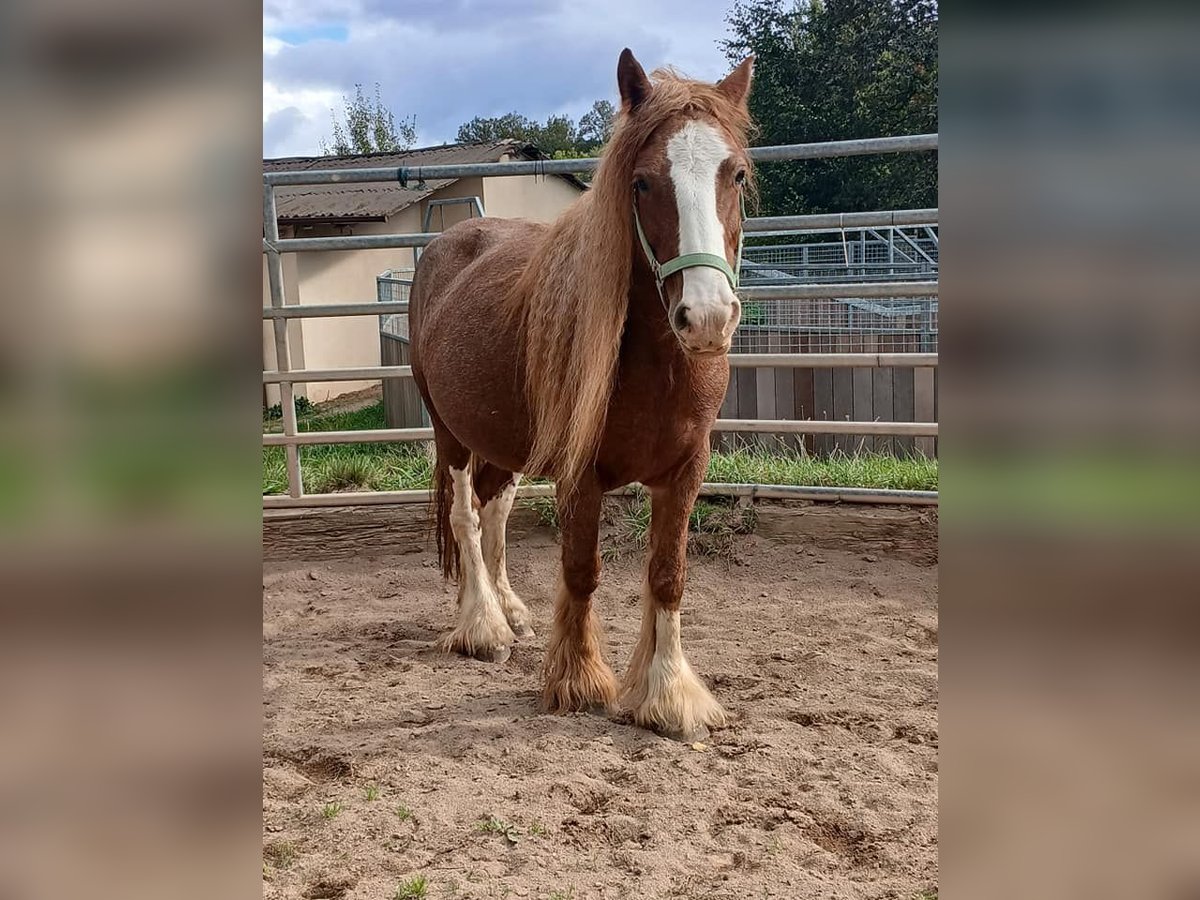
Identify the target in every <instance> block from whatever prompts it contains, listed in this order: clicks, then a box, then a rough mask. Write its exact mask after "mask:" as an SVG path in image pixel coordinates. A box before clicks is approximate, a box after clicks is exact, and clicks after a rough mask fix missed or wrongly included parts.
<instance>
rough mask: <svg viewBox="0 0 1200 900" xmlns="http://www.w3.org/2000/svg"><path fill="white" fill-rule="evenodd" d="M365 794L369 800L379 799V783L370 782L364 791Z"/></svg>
mask: <svg viewBox="0 0 1200 900" xmlns="http://www.w3.org/2000/svg"><path fill="white" fill-rule="evenodd" d="M363 796H364V797H366V798H367V800H368V801H374V800H378V799H379V785H377V784H368V785H367V787H366V789H365V790H364V791H363Z"/></svg>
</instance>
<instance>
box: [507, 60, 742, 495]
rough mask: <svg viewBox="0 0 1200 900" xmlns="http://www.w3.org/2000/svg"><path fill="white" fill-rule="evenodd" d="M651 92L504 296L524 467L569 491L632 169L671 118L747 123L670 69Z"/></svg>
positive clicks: (597, 369)
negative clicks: (519, 351)
mask: <svg viewBox="0 0 1200 900" xmlns="http://www.w3.org/2000/svg"><path fill="white" fill-rule="evenodd" d="M651 79H652V80H653V82H654V89H653V90H652V91H651V92H650V95H649V96H648V97H647V98H646V99H645V100H644V101H643V102H642V103H641V104H640V105H639V106H638V107H637V109H636V110H633V111H630V110H629V109H628V108H625V107H623V108H622V110H621V112H620V114H619V115H618V117H617V121H616V123H615V127H614V130H613V135H612V138H611V139H610V140H609V142H608V144H607V146H606V147H605V148H604V150H603V152H602V154H601V160H600V165H599V168H598V169H597V170H596V176H595V179H594V180H593V182H592V186H591V189H590V190H589V191H587V193H585V194H584V195H583V196H582V197H580V198H579V199H578V200H577V201H575V202H574V203H573V204H572V205H571V206H569V207H568V208H567V209H566V210H565V211H564V212H563V214H562V215H561V216H559V218H558V219H557V220H556V221H555V222H554V224H553V225H552V226H551V227H550V229H549V230H548V232H547V233H546V237H545V240H544V242H543V243H542V244H541V245H540V246H539V247H538V248H537V249H536V250H535V251H534V253H533V255H532V257H531V258H530V262H529V265H528V267H527V268H526V269H525V271H524V272H523V273H522V274H521V276H520V277H519V278H518V279H517V282H516V284H515V285H514V288H513V291H512V293H511V294H510V296H509V303H510V306H509V309H510V311H511V312H512V313H513V314H516V315H518V316H520V323H519V329H518V333H519V334H520V335H521V341H522V345H523V349H524V355H525V391H526V395H527V399H528V403H529V409H530V414H531V418H532V426H533V436H532V437H533V441H532V449H531V451H530V455H529V459H528V460H527V461H526V464H525V471H526V472H529V473H531V474H548V475H552V476H553V477H554V478H555V480H556V481H557V483H558V489H559V493H560V496H570V495H571V494H573V493H574V491H575V489H576V487H578V485H579V481H580V478H581V477H582V475H583V473H584V472H585V471H586V470H587V468H588V467H590V466H591V465H592V464H593V463H594V461H595V458H596V453H597V452H598V450H599V445H600V440H601V438H602V436H603V433H604V425H605V419H606V415H607V412H608V404H609V400H610V399H611V397H612V393H613V389H614V382H615V377H616V371H617V362H618V359H619V357H620V351H621V336H622V333H623V332H624V329H625V318H626V314H627V312H628V308H629V289H630V277H631V272H632V259H631V253H632V250H633V207H632V188H631V184H632V179H633V167H634V163H635V162H636V160H637V155H638V152H639V151H640V150H641V148H642V147H643V145H645V143H646V142H647V141H648V140H649V138H650V136H651V135H652V134H653V133H654V131H655V129H657V128H658V127H659V126H660V125H662V124H663V123H664V122H666V121H667V120H669V119H670V118H672V117H674V116H677V115H680V114H683V115H686V116H688V117H692V118H694V117H699V116H708V117H711V118H713V119H715V120H716V122H717V123H718V124H719V125H721V126H723V127H724V128H725V129H726V130H728V131H729V133H730V134H731V135H733V136H734V138H735V139H736V140H738V141H739V143H741V144H742V145H744V144H745V138H746V132H747V130H748V128H749V125H750V120H749V115H748V113H747V112H746V110H745V108H744V107H743V106H741V105H740V104H735V103H733V102H731V101H730V100H729V99H728V98H727V97H726V96H725V95H724V94H723V93H722V92H721V91H720V90H718V89H717V87H716V85H713V84H707V83H704V82H700V81H692V80H690V79H686V78H683V77H681V76H679V75H678V74H676V73H675V72H674V71H672V70H670V69H658V70H656V71H654V72H653V73H652V74H651Z"/></svg>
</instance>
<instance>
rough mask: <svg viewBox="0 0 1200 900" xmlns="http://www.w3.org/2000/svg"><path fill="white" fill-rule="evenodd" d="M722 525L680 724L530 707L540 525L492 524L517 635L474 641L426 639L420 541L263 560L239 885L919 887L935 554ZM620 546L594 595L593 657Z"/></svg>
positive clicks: (726, 892)
mask: <svg viewBox="0 0 1200 900" xmlns="http://www.w3.org/2000/svg"><path fill="white" fill-rule="evenodd" d="M736 541H737V543H736V546H735V552H734V555H733V558H693V559H692V561H691V571H690V578H689V588H688V592H687V594H686V595H685V600H684V607H683V642H684V648H685V650H686V652H687V653H688V655H689V657H690V659H691V662H692V664H693V666H694V668H695V669H696V670H697V671H698V672H699V673H700V674H701V675H702V676H703V677H704V678H705V680H706V681H707V682H708V684H709V685H710V687H712V688H713V690H714V693H715V694H716V696H717V698H718V699H719V700H721V702H722V703H723V704H724V705H725V707H726V709H727V710H729V712H730V713H731V714H732V717H733V722H732V724H731V725H730V726H729V727H728V728H724V729H720V730H717V731H714V732H713V735H712V737H711V738H710V739H709V740H708V741H707V742H705V743H703V744H695V745H688V744H682V743H677V742H675V741H671V740H668V739H665V738H660V737H657V736H656V735H654V734H651V733H648V732H646V731H643V730H641V729H638V728H636V727H633V726H632V725H630V724H627V723H623V722H621V721H619V720H613V719H608V718H604V717H599V716H595V715H576V716H565V717H559V716H549V715H542V714H540V713H539V712H538V709H537V695H538V668H539V665H540V662H541V655H542V650H543V647H544V641H545V637H546V634H547V632H548V629H549V620H550V609H549V603H550V598H551V597H552V592H553V588H554V584H555V580H556V577H557V547H556V546H555V544H554V541H553V538H552V537H551V536H550V535H549V534H548V533H541V534H534V535H531V536H530V535H527V536H524V537H522V538H521V539H520V540H519V541H517V542H514V543H513V544H511V545H510V548H509V570H510V573H511V578H512V582H513V584H514V586H515V587H516V589H517V590H518V592H520V593H522V595H523V596H524V597H525V599H526V601H527V603H528V604H529V607H530V610H531V611H532V613H533V616H534V626H535V628H537V629H538V637H537V638H536V639H534V640H533V641H531V642H525V643H522V644H520V645H518V646H517V647H516V649H515V650H514V652H513V654H512V657H511V658H510V659H509V660H508V661H507V662H506V663H504V664H503V665H500V666H493V665H489V664H485V663H481V662H477V661H474V660H468V659H462V658H458V657H447V656H444V655H442V654H440V653H438V652H436V651H435V650H433V649H432V648H431V643H432V642H433V641H434V640H435V639H436V638H437V636H438V635H439V634H440V633H441V632H442V631H443V630H445V629H446V628H447V627H448V625H449V624H450V621H451V617H452V611H453V610H452V607H453V602H454V596H453V592H452V588H451V587H450V586H448V585H445V584H443V582H442V581H441V578H440V575H439V572H438V569H437V568H436V565H435V559H434V556H433V554H432V553H430V552H421V553H412V554H407V555H396V556H393V557H390V558H368V559H359V560H352V561H333V562H321V563H304V564H282V563H269V564H267V566H266V567H265V569H264V578H263V588H264V591H263V642H264V650H263V655H264V673H263V679H264V716H265V724H264V728H265V734H264V758H263V827H264V831H263V841H264V854H263V859H264V864H263V878H264V896H265V897H266V898H323V897H329V898H338V897H344V898H347V900H358V898H363V900H366V898H373V900H392V898H394V897H399V898H408V897H422V896H424V897H428V898H433V900H439V898H504V897H530V898H549V900H565V898H568V897H570V898H579V900H582V898H618V897H622V898H623V897H628V898H654V897H684V898H768V897H779V898H784V897H787V898H793V897H795V898H808V897H813V898H817V897H820V898H843V897H867V898H885V897H886V898H900V900H912V898H918V897H935V896H936V890H937V883H938V869H937V778H938V776H937V772H938V724H937V703H938V683H937V654H938V624H937V569H936V567H932V566H923V565H919V564H916V563H914V562H911V561H908V560H907V559H904V558H900V557H894V556H889V555H886V554H878V555H876V554H874V553H863V552H843V551H838V550H824V549H819V548H817V547H815V546H812V545H811V543H810V542H806V541H797V542H791V543H788V542H773V541H768V540H766V539H763V538H760V537H757V536H754V535H749V536H742V537H738V538H737V539H736ZM641 566H642V562H641V558H640V556H634V555H632V554H626V555H623V556H621V557H619V558H617V559H615V560H609V561H608V562H607V563H606V566H605V572H604V579H603V582H602V585H601V588H600V592H599V594H598V598H597V605H598V610H599V614H600V616H601V619H602V620H603V622H604V623H605V627H606V642H607V654H608V659H609V661H610V662H611V663H612V664H613V667H614V669H615V670H616V672H617V674H618V677H619V676H620V675H621V673H622V672H623V671H624V667H625V664H626V662H627V660H628V658H629V656H630V653H631V651H632V648H633V645H634V641H635V639H636V630H637V628H638V624H639V621H640V616H639V611H638V609H637V603H638V597H639V585H640V581H641ZM420 877H424V879H425V887H424V893H422V892H421V883H420V881H419V880H418V881H416V882H414V881H413V879H419V878H420Z"/></svg>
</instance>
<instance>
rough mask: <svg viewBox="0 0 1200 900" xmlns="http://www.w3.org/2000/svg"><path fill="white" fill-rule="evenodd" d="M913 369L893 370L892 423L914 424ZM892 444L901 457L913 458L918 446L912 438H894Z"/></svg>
mask: <svg viewBox="0 0 1200 900" xmlns="http://www.w3.org/2000/svg"><path fill="white" fill-rule="evenodd" d="M914 371H915V370H913V369H893V370H892V421H893V422H912V421H914V419H913V413H914V412H915V409H914V405H913V372H914ZM892 444H893V446H895V448H896V453H897V454H898V455H901V456H912V454H913V451H914V449H915V447H916V445H915V444H914V443H913V439H912V438H910V437H893V438H892Z"/></svg>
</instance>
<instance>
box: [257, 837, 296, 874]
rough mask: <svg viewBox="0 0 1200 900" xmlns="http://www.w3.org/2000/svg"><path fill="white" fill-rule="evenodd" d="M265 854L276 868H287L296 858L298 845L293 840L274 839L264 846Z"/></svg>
mask: <svg viewBox="0 0 1200 900" xmlns="http://www.w3.org/2000/svg"><path fill="white" fill-rule="evenodd" d="M263 856H264V857H266V860H267V862H269V863H270V864H271V865H272V866H274V867H275V868H276V869H286V868H287V867H288V866H290V865H291V864H292V863H293V862H295V860H296V846H295V845H294V844H293V843H292V842H291V841H272V842H271V843H269V844H267V845H266V846H265V847H263Z"/></svg>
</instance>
